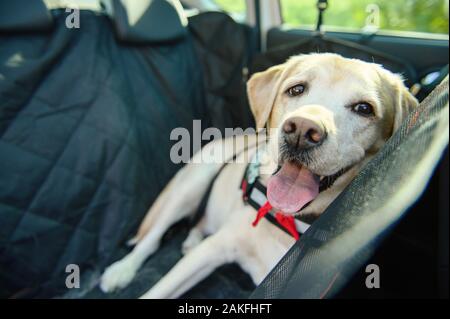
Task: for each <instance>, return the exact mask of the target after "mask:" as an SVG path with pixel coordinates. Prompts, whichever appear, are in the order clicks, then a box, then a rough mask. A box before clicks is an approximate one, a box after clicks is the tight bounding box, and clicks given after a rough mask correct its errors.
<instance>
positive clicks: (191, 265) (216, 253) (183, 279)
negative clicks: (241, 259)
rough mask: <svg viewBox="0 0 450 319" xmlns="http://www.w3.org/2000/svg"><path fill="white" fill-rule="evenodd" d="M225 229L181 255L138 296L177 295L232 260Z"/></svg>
mask: <svg viewBox="0 0 450 319" xmlns="http://www.w3.org/2000/svg"><path fill="white" fill-rule="evenodd" d="M233 245H234V241H233V240H232V238H230V232H229V231H219V232H218V233H216V234H214V235H211V236H210V237H208V238H206V239H205V240H203V241H202V242H201V243H200V244H199V245H198V246H196V247H195V248H193V249H192V250H191V251H190V252H189V253H188V254H187V255H185V256H184V257H183V258H182V259H181V260H180V261H179V262H178V263H177V264H176V265H175V266H174V267H173V268H172V269H171V270H170V271H169V272H168V273H167V274H166V275H165V276H164V277H163V278H162V279H161V280H160V281H159V282H158V283H156V285H155V286H153V287H152V288H151V289H150V290H149V291H148V292H146V293H145V294H144V295H143V296H142V297H141V299H161V298H177V297H179V296H181V295H182V294H183V293H184V292H186V291H187V290H189V289H190V288H192V287H193V286H195V285H196V284H197V283H199V282H200V281H201V280H203V279H204V278H206V277H207V276H208V275H209V274H211V273H212V272H213V271H214V269H216V268H217V267H219V266H221V265H223V264H225V263H229V262H232V261H234V260H235V256H234V253H233Z"/></svg>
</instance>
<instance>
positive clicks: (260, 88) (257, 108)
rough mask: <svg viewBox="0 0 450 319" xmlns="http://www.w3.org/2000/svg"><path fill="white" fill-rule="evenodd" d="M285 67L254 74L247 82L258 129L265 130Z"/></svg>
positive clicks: (281, 66)
mask: <svg viewBox="0 0 450 319" xmlns="http://www.w3.org/2000/svg"><path fill="white" fill-rule="evenodd" d="M284 70H285V65H284V64H281V65H276V66H273V67H271V68H269V69H267V70H266V71H263V72H258V73H255V74H253V76H252V77H251V78H250V80H249V81H248V82H247V95H248V99H249V102H250V109H251V110H252V113H253V116H254V117H255V121H256V128H257V129H259V128H263V127H264V125H265V124H266V122H267V120H268V119H269V116H270V112H271V111H272V108H273V105H274V103H275V99H276V97H277V93H278V90H279V87H280V85H281V79H282V74H283V71H284Z"/></svg>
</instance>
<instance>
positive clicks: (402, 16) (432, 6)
mask: <svg viewBox="0 0 450 319" xmlns="http://www.w3.org/2000/svg"><path fill="white" fill-rule="evenodd" d="M280 1H281V9H282V15H283V21H284V23H286V24H288V25H290V26H296V27H299V26H304V27H315V24H316V21H317V15H318V13H317V0H280ZM333 27H334V28H336V27H337V28H343V29H347V30H349V31H350V30H353V31H354V30H367V31H376V30H378V29H382V30H392V31H412V32H427V33H445V34H448V0H345V1H342V0H329V1H328V9H327V10H326V11H325V13H324V28H325V30H326V29H332V28H333Z"/></svg>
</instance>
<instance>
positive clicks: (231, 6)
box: [213, 0, 246, 21]
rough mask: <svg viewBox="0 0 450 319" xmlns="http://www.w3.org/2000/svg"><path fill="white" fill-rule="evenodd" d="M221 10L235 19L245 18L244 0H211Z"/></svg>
mask: <svg viewBox="0 0 450 319" xmlns="http://www.w3.org/2000/svg"><path fill="white" fill-rule="evenodd" d="M213 2H215V3H216V4H217V6H219V7H220V9H222V10H223V11H226V12H227V13H228V14H230V15H231V16H233V18H235V19H237V20H242V21H243V20H244V19H245V12H246V7H245V0H213Z"/></svg>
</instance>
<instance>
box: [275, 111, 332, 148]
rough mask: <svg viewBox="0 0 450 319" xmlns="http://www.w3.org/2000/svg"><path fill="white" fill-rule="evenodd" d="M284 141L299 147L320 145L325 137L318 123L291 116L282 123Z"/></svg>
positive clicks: (323, 130)
mask: <svg viewBox="0 0 450 319" xmlns="http://www.w3.org/2000/svg"><path fill="white" fill-rule="evenodd" d="M283 133H284V135H285V138H286V142H287V143H289V144H290V145H292V146H295V147H298V148H300V149H307V148H311V147H314V146H317V145H320V144H321V143H322V142H323V140H324V139H325V137H326V132H325V129H324V127H323V126H322V125H320V124H319V123H316V122H314V121H312V120H309V119H306V118H303V117H299V116H297V117H291V118H288V119H287V120H286V121H285V122H284V123H283Z"/></svg>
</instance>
